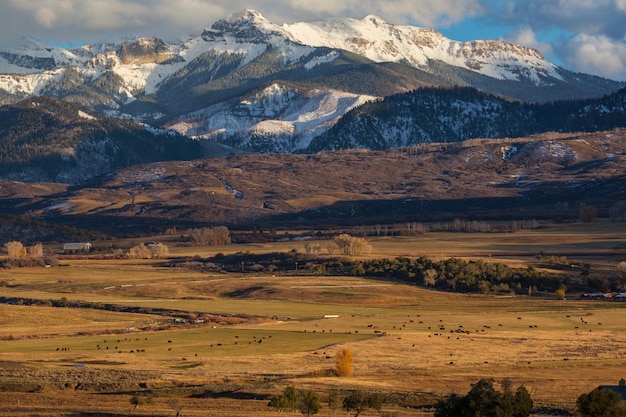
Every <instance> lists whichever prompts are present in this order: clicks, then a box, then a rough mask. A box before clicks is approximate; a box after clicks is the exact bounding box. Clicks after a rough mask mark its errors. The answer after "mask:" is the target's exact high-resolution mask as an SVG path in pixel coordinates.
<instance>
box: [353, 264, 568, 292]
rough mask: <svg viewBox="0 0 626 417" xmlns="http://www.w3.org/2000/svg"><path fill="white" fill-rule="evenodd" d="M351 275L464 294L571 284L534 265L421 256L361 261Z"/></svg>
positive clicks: (557, 286) (545, 289) (548, 289)
mask: <svg viewBox="0 0 626 417" xmlns="http://www.w3.org/2000/svg"><path fill="white" fill-rule="evenodd" d="M350 274H352V275H367V276H374V277H386V278H395V279H400V280H402V281H406V282H411V283H415V284H418V285H423V286H425V287H430V288H435V289H439V290H445V291H458V292H464V293H489V292H500V293H501V292H516V293H520V292H528V291H529V289H530V291H556V290H557V289H559V288H560V287H562V286H568V285H570V284H571V280H570V279H569V278H568V277H566V276H562V275H557V274H551V273H547V272H543V271H538V270H537V269H535V268H533V267H532V266H530V267H527V268H511V267H509V266H507V265H505V264H502V263H491V262H485V261H483V260H471V261H464V260H462V259H458V258H450V259H445V260H441V261H433V260H431V259H428V258H424V257H420V258H417V259H415V260H411V259H409V258H404V257H399V258H395V259H373V260H362V261H358V262H355V263H353V264H351V269H350Z"/></svg>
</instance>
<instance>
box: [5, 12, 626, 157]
mask: <svg viewBox="0 0 626 417" xmlns="http://www.w3.org/2000/svg"><path fill="white" fill-rule="evenodd" d="M29 65H30V66H29ZM625 85H626V84H624V83H619V82H616V81H611V80H606V79H602V78H599V77H594V76H590V75H585V74H576V73H571V72H569V71H567V70H566V69H564V68H560V67H558V66H556V65H554V64H552V63H550V62H548V61H546V60H545V59H544V58H543V57H542V56H541V54H540V53H539V52H538V51H536V50H534V49H530V48H526V47H523V46H520V45H514V44H511V43H508V42H503V41H473V42H457V41H452V40H450V39H447V38H445V37H444V36H443V35H441V34H440V33H439V32H437V31H435V30H433V29H428V28H418V27H413V26H400V25H394V24H392V23H388V22H385V21H384V20H383V19H381V18H380V17H377V16H373V15H369V16H366V17H365V18H363V19H327V20H324V21H318V22H297V23H292V24H283V25H277V24H275V23H272V22H271V21H269V20H267V19H266V18H265V17H263V15H262V14H261V13H260V12H257V11H254V10H245V11H243V12H241V13H237V14H232V15H230V16H227V17H225V18H223V19H219V20H217V21H216V22H215V23H213V25H212V26H211V27H210V28H208V29H205V30H204V31H203V32H201V34H200V35H198V36H192V37H190V38H188V39H186V40H184V41H180V42H172V43H168V42H165V41H163V40H162V39H160V38H158V37H157V36H152V37H137V38H131V39H125V40H124V41H120V42H102V43H94V44H92V45H85V46H81V47H77V48H71V49H64V48H60V47H52V46H48V45H45V44H42V43H40V42H37V41H35V40H32V39H30V40H27V41H26V46H25V47H24V48H21V49H20V48H13V49H11V50H6V51H0V100H1V102H0V103H5V104H10V103H16V102H18V101H19V100H22V99H25V98H29V97H35V96H39V95H43V96H49V97H56V98H59V99H63V100H65V101H68V102H71V103H74V104H77V105H79V106H81V107H82V109H83V110H84V111H86V112H87V113H90V114H94V115H100V116H107V117H116V118H123V119H128V118H130V119H134V120H135V121H139V122H142V123H145V124H150V125H152V126H154V127H157V128H165V129H178V132H179V133H180V134H189V135H193V136H194V137H195V138H196V139H198V140H204V141H218V142H220V143H221V144H223V145H226V146H229V147H240V149H239V150H237V149H234V151H235V152H239V151H243V152H266V153H267V152H299V151H303V150H305V149H306V148H307V147H308V144H309V143H311V142H312V141H313V140H314V139H316V138H319V137H321V136H322V135H324V134H325V133H327V132H328V131H329V129H331V128H332V127H333V126H334V125H335V123H337V122H338V121H340V120H341V118H342V116H344V115H345V114H346V113H347V112H349V111H351V110H353V109H354V107H355V106H357V105H362V104H364V103H367V102H371V101H373V100H380V99H382V98H385V97H390V96H393V95H395V94H404V93H407V92H410V91H413V90H415V89H418V88H421V87H445V88H451V87H454V86H462V87H474V88H476V89H478V90H480V91H482V92H485V93H488V94H493V95H496V96H500V97H503V98H506V99H507V100H513V101H524V102H533V103H549V102H554V101H557V100H559V99H561V100H580V99H587V98H597V97H602V96H604V95H607V94H611V93H613V92H615V91H617V90H618V89H619V88H622V87H624V86H625ZM285 90H288V91H290V93H289V94H282V93H280V91H285ZM268 91H277V92H278V93H277V94H275V95H274V96H272V95H271V94H269V93H268ZM258 96H263V97H265V99H263V100H256V99H255V97H258ZM322 97H326V98H327V100H326V101H325V102H324V101H323V99H322ZM292 100H293V102H291V101H292ZM307 101H308V102H307ZM279 102H282V104H281V106H279V107H280V108H282V109H283V110H285V111H286V112H285V111H278V107H277V103H279ZM322 102H324V103H325V104H324V105H322ZM250 103H254V107H255V108H254V109H252V108H251V107H250ZM288 109H291V110H289V111H287V110H288ZM298 109H300V110H298ZM311 109H314V111H312V110H311ZM298 111H300V112H301V113H298ZM212 115H219V117H216V120H217V119H220V120H222V121H224V123H223V124H222V125H218V124H217V123H216V122H215V120H213V121H211V120H210V119H211V116H212ZM190 127H191V128H190ZM532 133H536V132H532ZM466 139H467V138H466ZM204 146H211V144H208V143H205V144H204ZM331 148H332V146H331Z"/></svg>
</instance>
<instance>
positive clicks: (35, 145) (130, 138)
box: [0, 97, 202, 181]
mask: <svg viewBox="0 0 626 417" xmlns="http://www.w3.org/2000/svg"><path fill="white" fill-rule="evenodd" d="M80 111H81V110H80V108H79V107H78V106H75V105H73V104H70V103H67V102H63V101H61V100H57V99H53V98H49V97H38V98H33V99H29V100H27V101H23V102H20V103H17V104H15V105H13V106H4V107H2V108H0V175H4V176H7V175H10V174H14V173H16V172H19V171H22V170H26V169H30V170H31V171H37V172H38V175H39V176H40V177H41V178H39V179H40V180H42V181H44V180H48V181H50V180H52V181H59V180H60V179H61V178H62V176H63V175H64V173H65V172H69V171H71V170H76V169H78V168H82V169H84V170H86V171H87V172H88V174H89V175H88V176H96V175H98V174H100V173H103V172H108V171H110V170H114V169H118V168H122V167H126V166H128V165H132V164H139V163H147V162H156V161H164V160H188V159H193V158H197V157H198V156H199V155H202V150H201V147H200V145H199V143H197V142H196V141H193V140H191V139H189V138H186V137H183V136H180V135H178V134H169V133H168V134H159V132H158V131H155V130H153V129H147V128H146V127H145V126H144V125H140V124H138V123H136V122H134V121H132V120H123V119H116V118H110V117H108V118H107V117H104V118H101V117H97V118H96V117H88V116H84V115H83V116H81V113H80ZM90 167H91V168H90ZM89 168H90V169H89Z"/></svg>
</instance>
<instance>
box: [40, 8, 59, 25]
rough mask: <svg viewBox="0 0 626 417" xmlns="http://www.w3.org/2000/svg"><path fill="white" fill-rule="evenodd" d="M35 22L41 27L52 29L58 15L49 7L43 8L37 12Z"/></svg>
mask: <svg viewBox="0 0 626 417" xmlns="http://www.w3.org/2000/svg"><path fill="white" fill-rule="evenodd" d="M35 20H36V21H37V23H39V24H40V25H42V26H44V27H47V28H51V27H54V24H55V23H56V20H57V15H56V13H55V12H54V11H53V10H50V9H49V8H47V7H42V8H40V9H39V10H37V11H36V12H35Z"/></svg>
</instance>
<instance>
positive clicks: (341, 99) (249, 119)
mask: <svg viewBox="0 0 626 417" xmlns="http://www.w3.org/2000/svg"><path fill="white" fill-rule="evenodd" d="M374 99H376V97H372V96H365V95H356V94H350V93H345V92H341V91H335V90H318V89H313V90H301V89H298V88H295V87H288V86H285V85H282V84H278V83H274V84H272V85H270V86H268V87H267V88H265V89H263V90H262V91H258V92H256V93H255V94H252V95H249V96H247V97H245V98H243V99H241V100H238V101H236V102H233V103H220V104H217V105H213V106H210V107H208V108H206V109H202V110H199V111H196V112H193V113H191V114H187V115H184V116H182V117H181V118H179V119H178V120H177V121H176V122H174V123H173V124H171V125H169V126H168V128H169V129H173V130H176V131H177V132H178V133H181V134H183V135H188V136H192V137H196V138H201V139H211V138H216V137H221V138H224V137H232V136H236V135H241V134H242V133H246V134H248V135H249V134H252V135H255V136H289V137H290V138H291V139H293V141H288V142H284V141H283V143H279V142H277V143H276V144H275V148H274V149H272V151H281V152H292V151H295V150H300V149H305V148H306V147H308V145H309V144H310V142H311V140H313V138H315V137H317V136H319V135H320V134H321V133H323V132H325V131H326V130H328V129H329V128H330V127H331V126H332V125H334V124H335V122H336V121H337V120H338V119H339V118H340V117H341V116H343V115H344V114H345V113H346V112H348V111H350V110H351V109H353V108H354V107H356V106H359V105H361V104H363V103H365V102H367V101H371V100H374ZM244 142H245V141H244ZM238 145H239V146H243V147H246V143H238Z"/></svg>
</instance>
